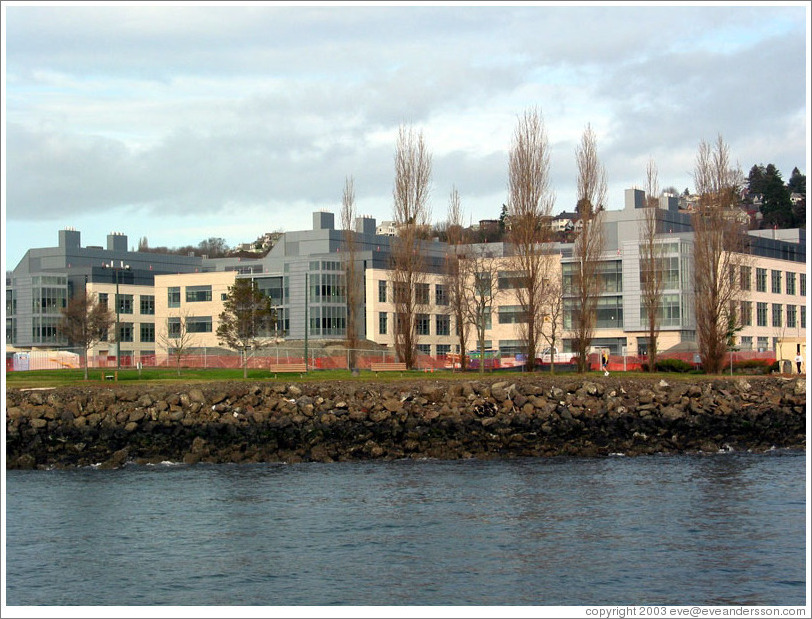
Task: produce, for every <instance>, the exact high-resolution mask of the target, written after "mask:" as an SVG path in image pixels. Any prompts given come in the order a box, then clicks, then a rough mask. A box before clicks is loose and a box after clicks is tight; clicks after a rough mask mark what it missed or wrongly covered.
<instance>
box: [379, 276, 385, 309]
mask: <svg viewBox="0 0 812 619" xmlns="http://www.w3.org/2000/svg"><path fill="white" fill-rule="evenodd" d="M378 303H386V281H384V280H381V281H379V282H378Z"/></svg>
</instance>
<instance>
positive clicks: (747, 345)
mask: <svg viewBox="0 0 812 619" xmlns="http://www.w3.org/2000/svg"><path fill="white" fill-rule="evenodd" d="M739 350H753V336H752V335H742V338H741V342H739Z"/></svg>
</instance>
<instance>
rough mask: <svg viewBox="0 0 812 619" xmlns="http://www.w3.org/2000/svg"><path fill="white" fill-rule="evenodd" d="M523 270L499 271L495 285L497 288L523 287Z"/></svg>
mask: <svg viewBox="0 0 812 619" xmlns="http://www.w3.org/2000/svg"><path fill="white" fill-rule="evenodd" d="M524 280H525V274H524V271H499V273H498V274H497V287H498V288H499V290H512V289H515V288H524V287H525V281H524Z"/></svg>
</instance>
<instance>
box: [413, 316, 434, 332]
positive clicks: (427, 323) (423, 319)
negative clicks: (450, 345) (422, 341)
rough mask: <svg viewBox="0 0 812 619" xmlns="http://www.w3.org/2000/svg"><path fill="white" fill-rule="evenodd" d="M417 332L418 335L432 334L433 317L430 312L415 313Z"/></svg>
mask: <svg viewBox="0 0 812 619" xmlns="http://www.w3.org/2000/svg"><path fill="white" fill-rule="evenodd" d="M415 332H416V333H417V335H431V318H430V317H429V315H428V314H417V315H415Z"/></svg>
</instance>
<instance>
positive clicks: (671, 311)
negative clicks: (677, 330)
mask: <svg viewBox="0 0 812 619" xmlns="http://www.w3.org/2000/svg"><path fill="white" fill-rule="evenodd" d="M658 313H659V316H660V319H659V324H660V326H661V327H678V326H679V325H680V296H679V295H678V294H664V295H662V296H661V297H660V305H659V307H658ZM640 322H641V323H642V324H644V325H646V324H648V308H647V307H646V306H645V305H644V304H642V303H641V304H640Z"/></svg>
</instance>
